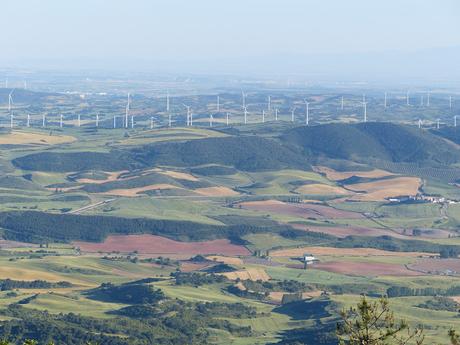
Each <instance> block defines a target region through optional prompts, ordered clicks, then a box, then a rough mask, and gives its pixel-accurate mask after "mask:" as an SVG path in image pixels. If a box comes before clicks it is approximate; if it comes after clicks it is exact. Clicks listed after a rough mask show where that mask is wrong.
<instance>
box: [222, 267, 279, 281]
mask: <svg viewBox="0 0 460 345" xmlns="http://www.w3.org/2000/svg"><path fill="white" fill-rule="evenodd" d="M222 275H224V276H225V277H227V278H228V279H230V280H237V279H238V278H239V279H240V280H254V281H256V280H262V281H268V280H270V276H269V275H268V274H267V272H265V270H263V269H261V268H248V269H246V270H241V271H235V272H227V273H222Z"/></svg>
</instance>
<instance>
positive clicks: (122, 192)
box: [99, 183, 180, 197]
mask: <svg viewBox="0 0 460 345" xmlns="http://www.w3.org/2000/svg"><path fill="white" fill-rule="evenodd" d="M165 189H180V188H179V187H176V186H173V185H172V184H167V183H159V184H152V185H150V186H144V187H137V188H125V189H112V190H110V191H108V192H103V193H99V194H105V195H118V196H127V197H135V196H137V195H138V194H141V193H143V192H147V191H150V190H165Z"/></svg>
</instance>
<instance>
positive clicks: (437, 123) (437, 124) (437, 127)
mask: <svg viewBox="0 0 460 345" xmlns="http://www.w3.org/2000/svg"><path fill="white" fill-rule="evenodd" d="M436 129H439V119H437V120H436Z"/></svg>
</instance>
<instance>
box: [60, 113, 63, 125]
mask: <svg viewBox="0 0 460 345" xmlns="http://www.w3.org/2000/svg"><path fill="white" fill-rule="evenodd" d="M62 117H63V116H62V114H61V116H60V118H59V128H62Z"/></svg>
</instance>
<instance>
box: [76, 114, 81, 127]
mask: <svg viewBox="0 0 460 345" xmlns="http://www.w3.org/2000/svg"><path fill="white" fill-rule="evenodd" d="M77 125H78V127H80V126H81V118H80V114H78V122H77Z"/></svg>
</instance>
